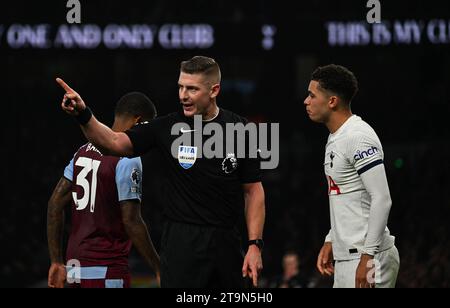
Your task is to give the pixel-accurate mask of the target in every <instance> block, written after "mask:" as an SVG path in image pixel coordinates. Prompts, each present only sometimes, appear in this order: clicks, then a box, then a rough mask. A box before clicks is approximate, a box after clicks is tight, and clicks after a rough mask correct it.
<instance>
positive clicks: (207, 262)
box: [160, 221, 245, 288]
mask: <svg viewBox="0 0 450 308" xmlns="http://www.w3.org/2000/svg"><path fill="white" fill-rule="evenodd" d="M160 257H161V287H163V288H243V287H244V283H245V282H244V278H242V265H243V262H244V256H243V252H242V248H241V240H240V236H239V232H238V231H237V230H236V229H233V228H232V229H224V228H218V227H211V226H201V225H193V224H185V223H179V222H173V221H170V222H166V223H165V226H164V231H163V235H162V239H161V254H160Z"/></svg>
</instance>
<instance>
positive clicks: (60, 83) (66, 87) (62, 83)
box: [56, 78, 73, 92]
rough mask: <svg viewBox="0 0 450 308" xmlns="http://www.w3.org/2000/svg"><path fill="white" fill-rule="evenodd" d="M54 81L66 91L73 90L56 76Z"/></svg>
mask: <svg viewBox="0 0 450 308" xmlns="http://www.w3.org/2000/svg"><path fill="white" fill-rule="evenodd" d="M56 82H57V83H58V84H59V85H60V86H61V87H62V88H63V89H64V90H66V92H73V90H72V88H71V87H69V86H68V85H67V83H65V82H64V80H62V79H61V78H56Z"/></svg>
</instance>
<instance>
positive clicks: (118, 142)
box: [56, 78, 133, 156]
mask: <svg viewBox="0 0 450 308" xmlns="http://www.w3.org/2000/svg"><path fill="white" fill-rule="evenodd" d="M56 82H57V83H58V84H59V85H60V86H61V87H62V88H63V89H64V90H65V91H66V94H64V98H63V101H62V102H61V108H62V109H63V110H64V111H65V112H67V113H68V114H70V115H72V116H74V117H75V118H76V119H77V121H78V122H79V123H80V126H81V130H82V131H83V133H84V135H85V136H86V138H87V139H88V140H89V141H90V142H91V143H92V144H94V145H95V146H96V147H97V148H98V149H99V150H100V151H101V152H102V153H103V154H105V155H113V156H132V155H133V144H132V143H131V141H130V138H129V137H128V135H127V134H125V133H122V132H114V131H113V130H112V129H110V128H109V127H108V126H106V125H104V124H103V123H101V122H100V121H98V120H97V119H96V118H95V117H94V115H93V114H92V111H91V110H90V109H89V108H88V107H87V106H86V104H85V103H84V101H83V99H82V98H81V96H80V95H79V94H78V93H77V92H75V91H74V90H73V89H72V88H71V87H69V86H68V85H67V84H66V83H65V82H64V81H63V80H62V79H60V78H56Z"/></svg>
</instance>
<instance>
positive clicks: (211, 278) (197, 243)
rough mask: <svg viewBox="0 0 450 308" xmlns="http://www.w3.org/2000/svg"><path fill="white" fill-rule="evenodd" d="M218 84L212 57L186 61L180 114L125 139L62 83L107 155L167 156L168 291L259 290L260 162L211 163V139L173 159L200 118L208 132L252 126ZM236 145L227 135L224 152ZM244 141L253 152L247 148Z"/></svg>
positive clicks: (164, 244)
mask: <svg viewBox="0 0 450 308" xmlns="http://www.w3.org/2000/svg"><path fill="white" fill-rule="evenodd" d="M220 79H221V74H220V68H219V65H218V64H217V63H216V62H215V61H214V60H213V59H211V58H208V57H203V56H196V57H193V58H192V59H190V60H187V61H183V62H182V63H181V67H180V76H179V80H178V88H179V98H180V103H181V105H182V109H181V110H180V111H178V112H174V113H172V114H169V115H166V116H162V117H159V118H157V119H155V120H153V121H151V123H147V124H141V125H137V126H135V127H134V128H132V129H130V130H128V131H126V132H125V133H121V132H114V131H112V130H111V129H109V128H108V127H107V126H105V125H104V124H102V123H100V122H99V121H98V120H97V119H96V118H95V117H94V116H93V114H92V112H91V110H90V109H89V108H88V107H87V106H86V104H85V103H84V102H83V100H82V99H81V97H80V95H79V94H78V93H76V92H75V91H74V90H72V89H71V88H70V87H69V86H68V85H67V84H66V83H65V82H64V81H62V80H61V79H59V78H58V79H57V82H58V83H59V84H60V85H61V86H62V87H63V88H64V90H65V91H66V93H65V95H64V98H63V103H62V104H61V107H62V108H63V110H64V111H66V112H67V113H68V114H70V115H72V116H75V117H76V119H77V120H78V122H79V123H80V125H81V129H82V131H83V133H84V134H85V136H86V138H87V139H88V140H89V141H90V142H92V143H93V144H94V145H95V146H97V147H98V148H99V150H100V151H101V152H102V153H104V154H107V155H115V156H129V157H135V156H141V155H143V154H144V153H146V152H148V151H150V150H152V149H158V150H159V151H160V152H161V153H162V154H163V157H164V159H163V164H164V165H163V166H162V167H163V168H164V170H165V171H166V177H165V179H164V185H163V187H164V188H165V190H164V191H163V194H164V196H166V200H165V202H166V204H165V206H164V218H165V222H164V229H163V235H162V239H161V251H160V258H161V286H162V287H170V288H171V287H183V288H190V287H194V288H201V287H209V288H211V287H222V288H239V287H244V286H245V277H248V278H250V279H251V280H252V283H253V285H254V286H255V287H256V286H257V283H258V274H259V273H260V271H261V269H262V266H263V265H262V258H261V251H262V248H263V240H262V235H263V228H264V220H265V204H264V189H263V187H262V184H261V174H260V168H259V161H258V160H257V159H256V158H249V156H248V155H246V156H245V157H244V158H240V157H239V156H238V157H236V149H235V152H234V153H222V156H219V157H217V156H214V157H212V158H206V157H204V156H203V155H200V153H201V150H202V149H203V146H204V145H205V143H206V142H208V140H204V141H202V143H201V144H197V143H195V142H194V145H195V146H191V145H186V144H185V143H183V145H180V146H179V147H177V148H176V150H177V152H178V157H176V156H175V157H174V155H173V154H172V152H173V151H172V147H173V144H174V142H176V141H177V139H178V138H180V137H184V138H185V139H184V140H186V139H191V140H194V139H195V136H194V135H195V134H196V133H197V134H198V130H199V127H198V124H199V123H197V122H196V123H195V125H194V116H196V115H198V116H201V120H200V126H201V127H200V129H201V130H202V131H203V127H204V126H205V125H209V124H212V125H214V127H216V128H218V127H219V128H222V131H223V132H226V131H227V130H226V129H225V126H226V124H227V123H243V124H246V123H247V121H246V119H245V118H242V117H240V116H239V115H237V114H235V113H233V112H231V111H228V110H225V109H223V108H219V107H218V106H217V102H216V99H217V96H218V95H219V92H220ZM68 102H70V103H68ZM195 118H197V117H195ZM181 123H184V124H185V125H186V126H185V127H181V129H180V128H179V129H178V130H179V131H178V132H176V133H175V134H174V132H173V128H174V127H179V125H180V124H181ZM184 124H182V125H184ZM192 128H194V129H192ZM186 134H188V135H189V136H186ZM233 134H234V132H233ZM230 138H231V136H229V135H227V134H226V133H224V138H223V139H222V140H223V142H224V144H223V145H224V146H223V147H222V149H225V148H226V146H225V145H226V143H227V140H229V139H230ZM202 139H206V138H202ZM194 141H195V140H194ZM245 141H246V149H248V148H249V147H248V146H247V145H248V144H249V142H248V140H247V139H246V140H245ZM191 144H192V143H191ZM235 146H236V145H235ZM199 147H202V149H199ZM219 148H220V147H219ZM226 150H229V149H228V148H227V149H226ZM244 208H245V219H246V224H247V232H248V239H249V242H248V249H247V252H246V254H245V257H244V254H243V253H242V251H241V247H242V246H241V241H240V235H239V232H238V231H237V222H238V220H239V217H240V215H241V213H242V210H243V209H244Z"/></svg>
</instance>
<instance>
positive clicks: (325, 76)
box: [311, 64, 358, 105]
mask: <svg viewBox="0 0 450 308" xmlns="http://www.w3.org/2000/svg"><path fill="white" fill-rule="evenodd" d="M311 80H314V81H317V82H318V83H319V86H320V88H322V89H324V90H325V91H329V92H331V93H333V94H335V95H336V96H338V97H339V98H341V99H342V100H343V101H344V102H345V103H346V104H348V105H350V103H351V101H352V99H353V97H355V95H356V92H358V80H357V79H356V77H355V75H354V74H353V73H352V72H351V71H350V70H349V69H347V68H346V67H344V66H341V65H336V64H329V65H326V66H321V67H318V68H317V69H316V70H315V71H314V72H313V73H312V75H311Z"/></svg>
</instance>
